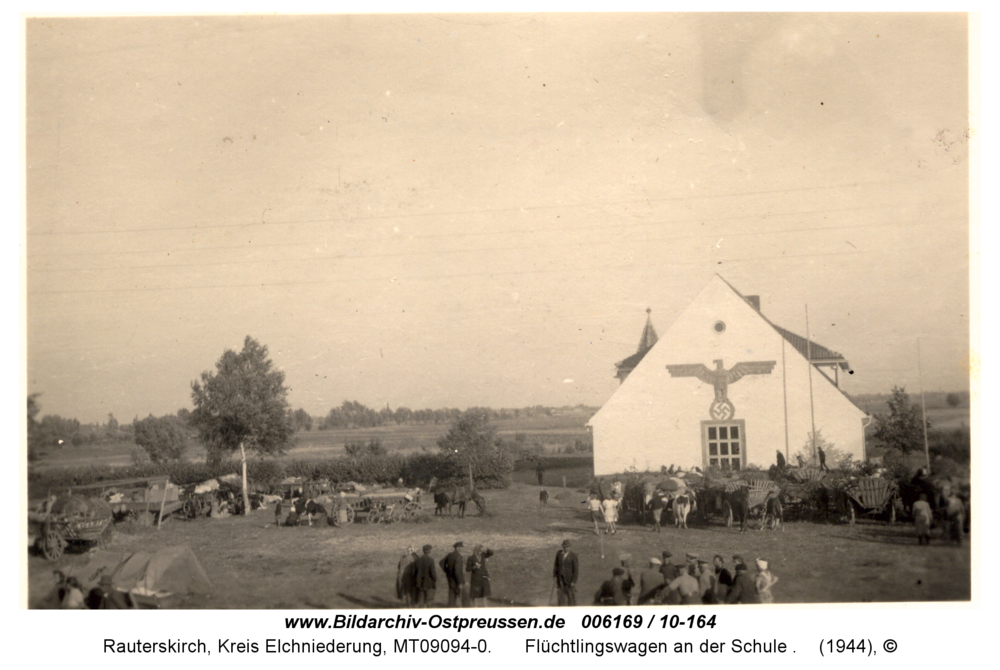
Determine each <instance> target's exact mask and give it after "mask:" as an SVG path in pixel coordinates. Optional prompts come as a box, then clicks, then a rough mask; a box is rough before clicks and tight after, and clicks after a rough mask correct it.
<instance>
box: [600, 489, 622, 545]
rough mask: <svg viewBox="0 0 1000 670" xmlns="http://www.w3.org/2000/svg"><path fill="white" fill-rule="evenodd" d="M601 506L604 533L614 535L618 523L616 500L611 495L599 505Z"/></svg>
mask: <svg viewBox="0 0 1000 670" xmlns="http://www.w3.org/2000/svg"><path fill="white" fill-rule="evenodd" d="M601 506H602V507H603V508H604V523H605V524H606V526H605V531H604V532H605V533H608V534H611V535H614V534H615V533H617V532H618V529H617V527H616V526H615V524H616V523H617V521H618V499H617V498H616V497H615V496H614V494H613V493H612V494H611V497H610V498H607V499H605V500H604V502H603V503H601Z"/></svg>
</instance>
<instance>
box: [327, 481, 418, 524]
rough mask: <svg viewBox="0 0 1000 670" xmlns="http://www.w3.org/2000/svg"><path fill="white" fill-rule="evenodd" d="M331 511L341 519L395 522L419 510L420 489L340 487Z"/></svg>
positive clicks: (352, 521) (414, 514)
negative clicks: (361, 489)
mask: <svg viewBox="0 0 1000 670" xmlns="http://www.w3.org/2000/svg"><path fill="white" fill-rule="evenodd" d="M330 506H331V508H332V509H331V511H330V513H331V514H333V515H334V518H336V519H337V520H338V521H339V522H340V523H342V524H343V523H354V521H355V520H360V521H361V523H366V524H375V523H392V522H394V521H406V520H408V519H412V518H413V517H414V516H416V515H417V514H418V513H419V512H420V510H421V506H420V491H419V490H417V491H408V490H403V489H380V490H378V491H341V492H339V493H338V494H337V495H335V496H333V498H332V502H331V503H330Z"/></svg>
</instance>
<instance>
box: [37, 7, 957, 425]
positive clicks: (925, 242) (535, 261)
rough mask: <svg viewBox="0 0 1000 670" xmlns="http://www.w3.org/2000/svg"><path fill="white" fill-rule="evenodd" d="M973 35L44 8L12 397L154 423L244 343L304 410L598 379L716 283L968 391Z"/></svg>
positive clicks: (776, 318) (470, 402) (513, 402)
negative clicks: (19, 363)
mask: <svg viewBox="0 0 1000 670" xmlns="http://www.w3.org/2000/svg"><path fill="white" fill-rule="evenodd" d="M967 32H968V31H967V24H966V18H965V17H964V16H962V15H947V14H945V15H942V14H935V15H929V14H911V15H900V14H893V15H881V14H811V15H760V14H755V15H733V14H713V15H691V14H673V15H671V14H659V15H649V14H645V15H644V14H625V15H621V14H614V15H608V14H582V15H563V14H558V15H556V14H536V15H509V14H506V15H467V16H462V15H442V16H432V15H413V16H373V17H366V16H349V17H274V16H269V17H264V18H247V17H238V18H224V17H222V18H205V17H199V18H156V19H148V18H147V19H107V18H101V19H48V18H46V19H31V20H29V21H28V24H27V33H26V37H25V41H26V59H27V60H26V80H25V85H26V93H27V110H26V112H27V113H26V133H27V134H26V176H27V196H26V198H27V199H26V204H27V251H26V255H27V381H28V389H27V390H28V392H29V393H41V394H42V396H41V397H40V402H41V406H42V413H43V414H61V415H63V416H69V417H76V418H78V419H80V420H81V421H85V422H87V421H104V420H106V418H107V414H108V413H109V412H110V413H114V414H115V416H116V417H117V418H118V419H119V420H120V421H129V420H131V419H132V418H133V417H135V416H139V417H144V416H146V415H148V414H150V413H152V414H155V415H161V414H165V413H172V412H175V411H177V409H179V408H181V407H190V406H191V400H190V382H191V380H193V379H195V378H197V377H198V375H199V374H200V373H201V372H202V371H203V370H207V369H211V368H213V367H214V364H215V362H216V361H217V360H218V358H219V356H220V355H221V354H222V352H223V351H224V350H225V349H227V348H234V349H239V348H240V347H241V346H242V342H243V338H244V337H245V336H246V335H251V336H253V337H255V338H257V339H258V340H259V341H260V342H261V343H262V344H265V345H266V346H267V347H268V348H269V350H270V352H271V355H272V358H273V360H274V362H275V363H276V365H277V366H279V367H280V368H281V369H283V370H284V371H285V373H286V382H287V385H288V386H289V388H290V389H291V391H290V394H289V401H290V402H291V404H292V405H293V406H294V407H303V408H305V409H306V410H307V411H308V412H310V413H311V414H314V415H322V414H325V413H326V412H327V411H328V410H329V409H330V408H331V407H333V406H337V405H339V404H340V403H341V402H342V401H343V400H345V399H351V400H359V401H360V402H363V403H365V404H367V405H369V406H373V407H378V406H384V405H385V404H387V403H388V404H389V405H390V406H391V407H393V408H395V407H399V406H404V405H405V406H407V407H411V408H414V409H416V408H425V407H432V408H433V407H445V406H449V407H460V408H464V407H468V406H474V405H488V406H494V407H500V406H525V405H533V404H544V405H563V404H577V403H585V404H588V405H601V404H603V403H604V402H605V401H606V400H607V399H608V397H610V395H611V394H612V393H613V392H614V390H615V388H616V387H617V385H618V382H617V380H616V379H615V378H614V372H615V370H614V363H615V361H618V360H620V359H622V358H625V357H626V356H628V355H630V354H632V353H634V351H635V348H636V346H637V344H638V342H639V337H640V334H641V331H642V327H643V324H644V323H645V319H646V309H647V308H651V309H652V319H653V323H654V325H655V326H656V328H657V330H658V332H659V333H660V334H661V335H663V334H664V333H665V332H666V331H667V329H668V328H669V326H670V324H671V323H672V322H673V321H674V319H675V318H676V317H677V315H678V314H679V313H680V311H681V310H683V309H684V308H685V307H686V306H687V304H688V303H689V302H690V301H691V300H692V299H693V298H694V296H695V295H696V294H697V293H698V292H699V291H700V290H701V289H702V288H703V287H704V286H705V284H706V283H707V282H708V281H709V279H710V278H711V277H712V275H713V274H715V273H718V274H719V275H721V276H722V277H723V278H724V279H726V280H727V281H728V282H730V283H731V284H732V285H733V286H735V287H736V288H737V289H738V290H740V291H741V292H743V293H744V294H758V295H760V296H761V307H762V311H763V312H764V314H765V315H766V316H768V318H770V319H771V320H772V321H773V322H775V323H776V324H778V325H781V326H784V327H786V328H788V329H790V330H792V331H795V332H798V333H800V334H803V335H804V334H805V330H806V305H808V313H809V327H810V331H811V333H810V334H811V335H812V339H813V340H815V341H816V342H819V343H821V344H823V345H824V346H827V347H829V348H831V349H833V350H836V351H839V352H840V353H842V354H843V355H844V356H846V357H847V359H848V360H849V361H850V363H851V365H852V367H853V369H854V374H853V375H852V376H850V377H849V378H848V379H846V380H845V381H844V383H843V387H844V388H845V390H846V391H848V392H849V393H867V392H888V391H889V390H890V389H891V388H892V387H893V386H894V385H902V386H906V388H907V390H910V391H916V390H917V389H918V375H917V337H918V336H920V348H921V363H922V373H923V374H922V377H923V386H924V388H925V389H928V390H946V391H951V390H959V389H965V388H967V386H968V369H969V352H968V340H969V309H970V305H969V297H968V291H969V284H968V274H969V264H968V263H969V261H968V254H969V206H968V200H969V198H968V188H969V178H968V170H969V159H968V140H967V133H966V129H967V127H968V119H967V109H968V67H967V59H968V55H967V49H968V44H967ZM705 362H706V364H707V363H710V361H705ZM842 379H843V377H842Z"/></svg>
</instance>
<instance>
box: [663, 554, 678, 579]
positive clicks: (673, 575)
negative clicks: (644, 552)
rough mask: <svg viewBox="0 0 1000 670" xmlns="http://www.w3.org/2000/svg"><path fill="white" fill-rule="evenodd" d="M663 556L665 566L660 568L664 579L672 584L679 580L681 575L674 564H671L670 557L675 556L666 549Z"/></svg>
mask: <svg viewBox="0 0 1000 670" xmlns="http://www.w3.org/2000/svg"><path fill="white" fill-rule="evenodd" d="M662 556H663V565H661V566H660V572H661V573H663V579H664V580H665V581H666V582H667V583H670V582H672V581H673V580H675V579H677V577H679V576H680V575H679V573H678V572H677V568H676V566H674V564H673V563H671V562H670V557H671V556H673V554H671V553H670V552H669V551H667V550H666V549H664V550H663V553H662Z"/></svg>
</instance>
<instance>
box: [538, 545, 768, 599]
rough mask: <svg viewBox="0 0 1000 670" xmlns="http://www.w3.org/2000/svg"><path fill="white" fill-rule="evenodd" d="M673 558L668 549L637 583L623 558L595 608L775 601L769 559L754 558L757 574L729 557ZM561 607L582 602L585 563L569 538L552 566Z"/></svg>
mask: <svg viewBox="0 0 1000 670" xmlns="http://www.w3.org/2000/svg"><path fill="white" fill-rule="evenodd" d="M672 557H673V554H672V553H671V552H669V551H666V550H664V551H663V552H662V555H661V556H660V557H656V556H653V557H651V558H650V559H649V562H648V567H646V568H645V569H643V570H641V571H640V572H639V579H638V581H636V579H635V573H634V570H633V567H632V565H631V561H632V557H631V555H629V554H622V555H620V556H619V557H618V559H619V565H617V566H615V567H614V568H613V569H612V571H611V578H610V579H608V580H607V581H605V582H604V583H602V584H601V586H600V588H598V589H597V592H596V593H595V594H594V599H593V602H592V604H594V605H701V604H705V605H711V604H722V603H726V604H740V603H772V602H774V596H773V594H772V593H771V588H772V587H773V586H774V585H775V584H777V583H778V578H777V577H776V576H775V575H774V574H773V573H772V572H771V571H770V570H769V568H768V563H767V561H766V560H764V559H763V558H758V559H756V560H754V567H755V568H756V570H755V572H754V574H751V573H750V568H749V567H747V564H746V562H745V561H744V560H743V557H741V556H738V555H736V556H733V562H732V568H733V569H732V571H730V569H729V567H727V565H726V559H725V558H724V557H722V556H721V555H718V554H716V555H715V556H714V557H713V559H712V563H711V564H710V563H709V562H708V561H707V560H705V559H701V558H699V557H698V556H697V555H696V554H690V553H689V554H685V557H684V559H683V560H681V561H677V562H674V561H672V560H671V558H672ZM552 578H553V587H552V589H553V591H554V592H555V593H556V604H558V605H559V606H573V605H577V604H587V603H578V602H577V593H576V585H577V582H578V581H579V578H580V561H579V559H578V558H577V555H576V554H575V553H574V552H573V550H572V543H571V542H570V541H569V540H563V543H562V548H561V549H560V550H559V552H558V553H556V559H555V563H554V565H553V568H552Z"/></svg>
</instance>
